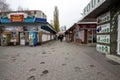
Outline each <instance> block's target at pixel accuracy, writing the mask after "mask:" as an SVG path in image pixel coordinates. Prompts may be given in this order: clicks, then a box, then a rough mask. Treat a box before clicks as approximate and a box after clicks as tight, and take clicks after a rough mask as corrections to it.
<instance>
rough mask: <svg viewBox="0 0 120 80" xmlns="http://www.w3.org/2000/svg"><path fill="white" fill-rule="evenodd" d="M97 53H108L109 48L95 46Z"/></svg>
mask: <svg viewBox="0 0 120 80" xmlns="http://www.w3.org/2000/svg"><path fill="white" fill-rule="evenodd" d="M96 48H97V51H99V52H102V53H106V54H108V53H110V46H107V45H100V44H97V47H96Z"/></svg>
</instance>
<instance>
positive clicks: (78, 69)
mask: <svg viewBox="0 0 120 80" xmlns="http://www.w3.org/2000/svg"><path fill="white" fill-rule="evenodd" d="M74 69H75V72H82V70H81V68H80V67H78V66H76V67H74Z"/></svg>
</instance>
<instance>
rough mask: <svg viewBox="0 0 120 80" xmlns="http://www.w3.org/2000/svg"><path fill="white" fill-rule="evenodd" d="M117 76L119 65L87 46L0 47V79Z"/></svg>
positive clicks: (103, 79)
mask: <svg viewBox="0 0 120 80" xmlns="http://www.w3.org/2000/svg"><path fill="white" fill-rule="evenodd" d="M119 73H120V65H119V64H117V63H115V62H112V61H110V60H108V59H106V58H105V55H104V54H102V53H98V52H97V51H96V49H95V47H88V46H87V45H78V44H74V43H67V42H60V41H52V42H49V43H46V44H42V45H41V46H36V47H29V46H6V47H1V46H0V80H119V78H120V74H119Z"/></svg>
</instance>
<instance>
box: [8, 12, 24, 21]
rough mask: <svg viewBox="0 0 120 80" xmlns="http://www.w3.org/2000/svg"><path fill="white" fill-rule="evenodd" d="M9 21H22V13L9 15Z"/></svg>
mask: <svg viewBox="0 0 120 80" xmlns="http://www.w3.org/2000/svg"><path fill="white" fill-rule="evenodd" d="M10 21H11V22H24V15H22V14H15V15H10Z"/></svg>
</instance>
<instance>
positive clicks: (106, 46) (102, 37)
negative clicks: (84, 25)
mask: <svg viewBox="0 0 120 80" xmlns="http://www.w3.org/2000/svg"><path fill="white" fill-rule="evenodd" d="M92 1H93V0H91V2H92ZM95 1H98V0H95ZM91 2H90V3H89V4H90V5H91V6H92V4H91ZM86 7H88V6H86ZM83 13H84V18H88V17H93V18H96V19H97V22H98V26H97V45H96V49H97V51H99V52H102V53H105V54H106V56H107V57H108V58H110V59H112V60H115V59H117V60H115V61H117V62H120V1H119V0H99V3H97V4H96V6H95V7H93V8H90V10H89V11H88V12H86V11H85V9H84V12H83Z"/></svg>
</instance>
